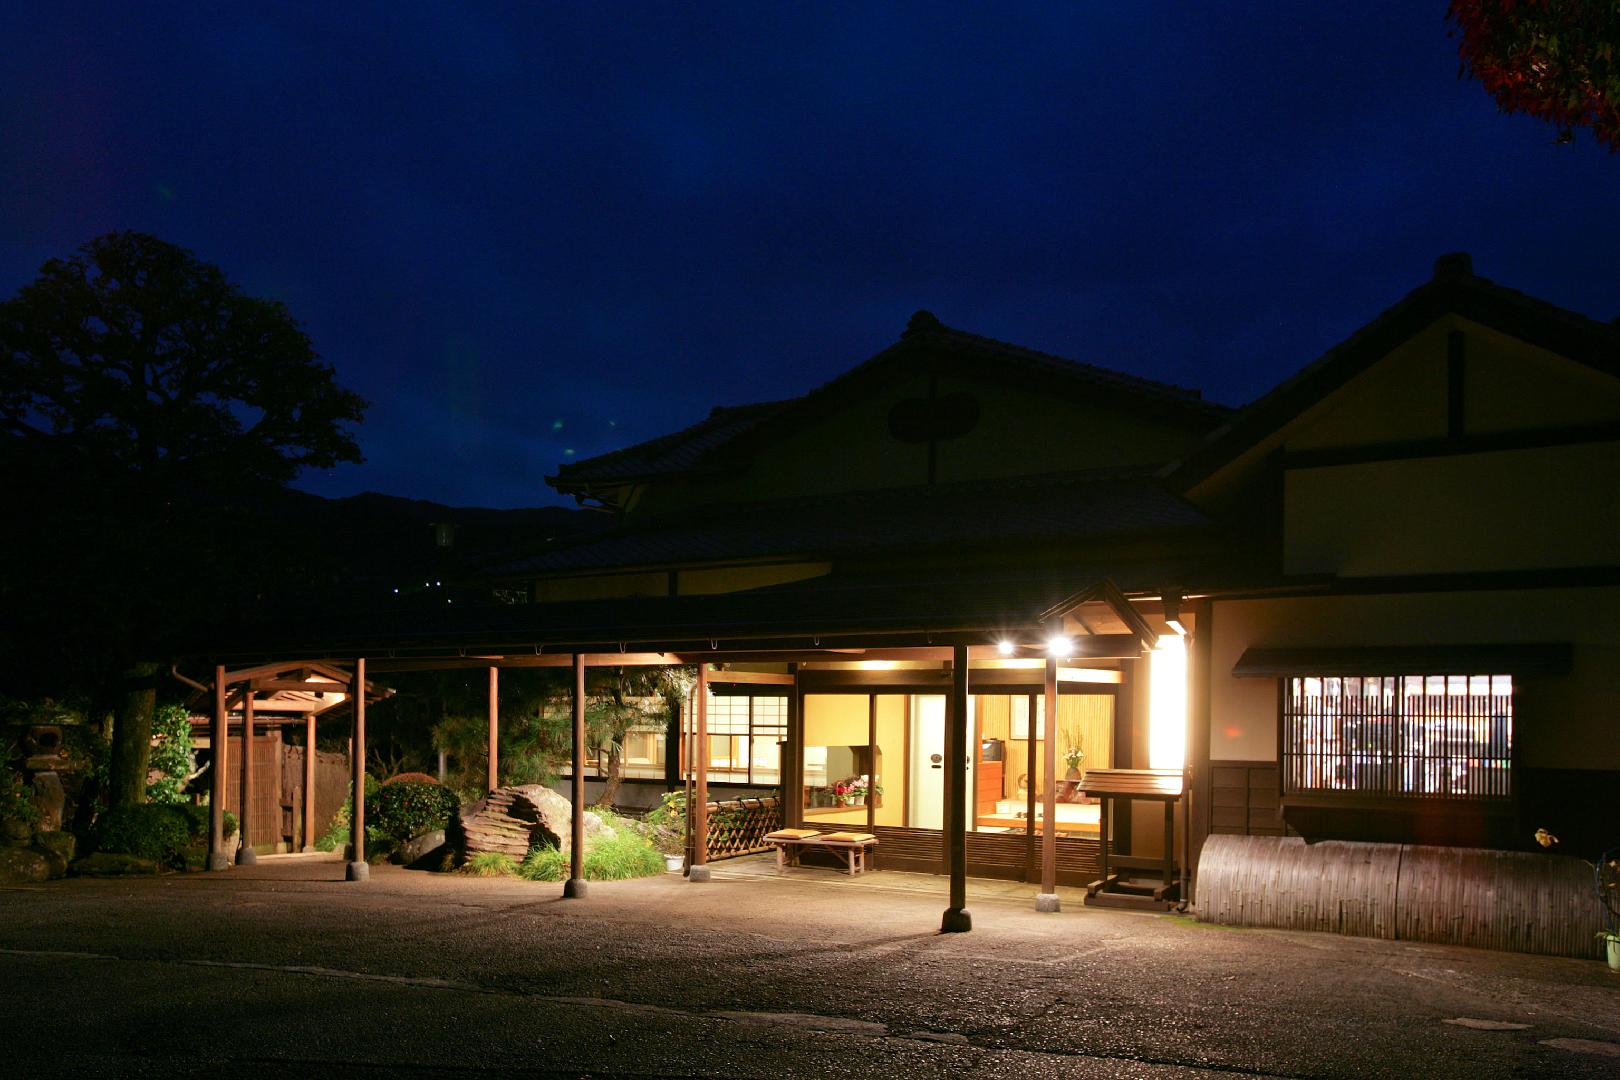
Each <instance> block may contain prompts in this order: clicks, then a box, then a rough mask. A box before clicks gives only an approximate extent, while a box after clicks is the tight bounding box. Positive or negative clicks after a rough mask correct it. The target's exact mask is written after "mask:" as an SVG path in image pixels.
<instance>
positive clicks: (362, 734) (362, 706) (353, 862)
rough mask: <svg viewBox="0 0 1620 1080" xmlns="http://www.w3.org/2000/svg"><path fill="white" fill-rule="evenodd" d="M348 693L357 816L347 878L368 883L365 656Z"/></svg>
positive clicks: (351, 820) (351, 822)
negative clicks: (350, 705)
mask: <svg viewBox="0 0 1620 1080" xmlns="http://www.w3.org/2000/svg"><path fill="white" fill-rule="evenodd" d="M349 693H350V695H351V696H352V697H351V700H353V702H354V742H353V743H351V744H350V746H349V758H350V761H349V766H350V776H351V777H352V782H353V784H354V813H353V814H352V815H350V817H349V848H350V851H349V865H348V867H347V868H346V869H345V871H344V877H345V878H347V879H348V880H349V881H365V880H366V879H367V878H368V877H370V876H371V867H369V866H367V865H366V658H365V657H363V656H362V657H358V658H357V659H356V660H355V662H354V677H353V678H352V679H351V680H350V683H349Z"/></svg>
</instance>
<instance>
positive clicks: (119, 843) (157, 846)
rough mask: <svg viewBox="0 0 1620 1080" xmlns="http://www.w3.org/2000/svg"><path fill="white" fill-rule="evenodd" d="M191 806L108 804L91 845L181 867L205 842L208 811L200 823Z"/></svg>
mask: <svg viewBox="0 0 1620 1080" xmlns="http://www.w3.org/2000/svg"><path fill="white" fill-rule="evenodd" d="M194 809H196V808H194V807H190V806H174V805H169V804H164V803H147V804H145V805H143V806H114V807H111V808H109V809H108V810H106V811H104V812H103V813H102V814H101V816H100V817H99V818H97V819H96V827H95V831H94V833H93V834H92V836H91V846H92V847H93V848H94V849H95V850H96V851H100V852H106V853H109V854H117V855H133V856H135V857H136V858H140V859H150V860H152V861H153V862H156V863H159V864H161V865H163V866H169V867H173V868H175V869H181V870H183V869H185V867H186V865H187V863H188V858H189V857H190V856H194V855H195V854H197V849H198V847H199V846H200V845H206V844H207V842H208V818H207V815H206V813H204V814H203V815H201V817H200V827H199V815H197V814H195V813H193V812H192V811H193V810H194Z"/></svg>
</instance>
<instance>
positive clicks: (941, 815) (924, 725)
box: [906, 694, 945, 829]
mask: <svg viewBox="0 0 1620 1080" xmlns="http://www.w3.org/2000/svg"><path fill="white" fill-rule="evenodd" d="M908 780H909V781H910V784H911V815H910V820H909V821H907V822H906V824H907V825H908V826H910V827H911V828H913V829H942V828H944V827H945V695H943V694H919V695H917V696H915V697H913V698H912V699H911V765H910V776H909V777H908Z"/></svg>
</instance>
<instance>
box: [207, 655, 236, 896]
mask: <svg viewBox="0 0 1620 1080" xmlns="http://www.w3.org/2000/svg"><path fill="white" fill-rule="evenodd" d="M225 687H226V682H225V665H224V664H217V665H215V667H214V723H213V728H212V730H211V731H210V732H209V737H208V741H209V744H210V749H211V750H212V751H213V755H214V764H213V769H214V775H213V777H212V778H211V780H210V782H209V785H208V869H210V870H224V869H225V868H226V867H228V866H230V865H231V860H230V857H229V856H228V855H226V854H225V766H226V763H227V762H226V758H227V756H228V755H229V751H228V750H227V748H226V744H225Z"/></svg>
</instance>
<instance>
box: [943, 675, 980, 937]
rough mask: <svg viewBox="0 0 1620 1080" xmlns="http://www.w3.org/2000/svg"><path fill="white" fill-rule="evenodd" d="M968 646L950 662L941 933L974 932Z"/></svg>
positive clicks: (946, 730)
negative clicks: (945, 897)
mask: <svg viewBox="0 0 1620 1080" xmlns="http://www.w3.org/2000/svg"><path fill="white" fill-rule="evenodd" d="M967 714H968V647H967V646H966V645H957V646H956V647H955V649H954V651H953V653H952V659H951V701H950V709H949V710H948V711H947V712H946V714H945V763H946V768H945V866H946V869H947V871H948V872H949V873H950V875H951V904H950V907H948V908H946V909H945V914H944V917H943V918H942V919H941V920H940V924H939V930H940V933H942V934H959V933H962V932H964V931H967V930H971V929H973V917H972V916H971V915H969V914H968V910H967V798H966V796H967V761H968V739H967V729H968V715H967Z"/></svg>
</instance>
